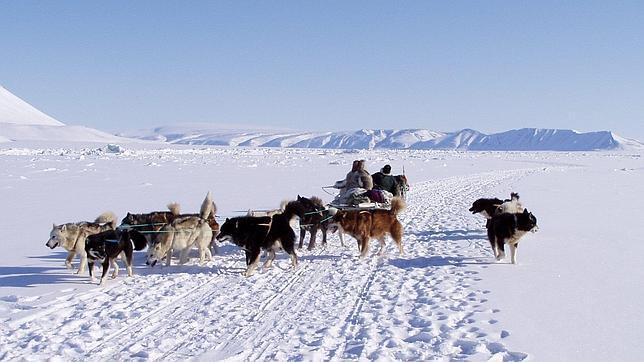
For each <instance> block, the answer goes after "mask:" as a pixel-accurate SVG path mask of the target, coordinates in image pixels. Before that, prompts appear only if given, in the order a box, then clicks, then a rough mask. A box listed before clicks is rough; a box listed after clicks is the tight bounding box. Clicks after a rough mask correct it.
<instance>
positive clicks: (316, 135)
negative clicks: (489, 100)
mask: <svg viewBox="0 0 644 362" xmlns="http://www.w3.org/2000/svg"><path fill="white" fill-rule="evenodd" d="M125 135H126V136H127V137H134V138H140V139H147V140H157V141H165V142H170V143H176V144H191V145H220V146H256V147H297V148H329V149H374V148H383V149H446V150H450V149H453V150H476V151H546V150H548V151H591V150H613V149H632V148H637V149H641V148H644V146H643V145H642V143H640V142H638V141H636V140H630V139H626V138H623V137H620V136H618V135H616V134H614V133H612V132H610V131H600V132H588V133H580V132H577V131H573V130H561V129H537V128H523V129H519V130H511V131H507V132H501V133H495V134H489V135H487V134H484V133H481V132H478V131H476V130H472V129H463V130H460V131H456V132H435V131H431V130H427V129H401V130H379V129H362V130H359V131H355V132H296V131H271V130H251V129H244V130H235V129H219V128H216V127H212V126H210V127H209V126H207V125H201V126H197V127H195V126H184V127H181V126H175V127H157V128H154V129H152V130H143V131H135V132H130V133H126V134H125Z"/></svg>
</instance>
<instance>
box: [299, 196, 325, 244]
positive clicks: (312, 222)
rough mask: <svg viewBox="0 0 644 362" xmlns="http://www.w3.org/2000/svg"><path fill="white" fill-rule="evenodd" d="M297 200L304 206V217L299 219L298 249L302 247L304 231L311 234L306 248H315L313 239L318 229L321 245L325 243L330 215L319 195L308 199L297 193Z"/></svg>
mask: <svg viewBox="0 0 644 362" xmlns="http://www.w3.org/2000/svg"><path fill="white" fill-rule="evenodd" d="M297 202H299V203H300V204H301V205H302V206H303V207H304V217H302V219H300V243H299V246H298V249H302V246H303V244H304V238H305V237H306V232H307V231H308V232H309V233H310V234H311V238H310V239H309V246H308V250H313V248H315V239H316V237H317V233H318V230H320V231H322V245H323V246H324V245H326V236H327V231H328V229H329V223H330V217H329V212H328V210H327V209H326V208H325V207H324V203H323V202H322V200H321V199H320V198H319V197H315V196H312V197H311V198H310V199H307V198H306V197H301V196H300V195H297Z"/></svg>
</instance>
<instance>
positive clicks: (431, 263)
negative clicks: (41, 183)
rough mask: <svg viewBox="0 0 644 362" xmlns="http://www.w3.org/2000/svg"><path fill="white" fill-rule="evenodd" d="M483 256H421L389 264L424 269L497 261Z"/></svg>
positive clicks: (401, 267) (487, 263) (489, 263)
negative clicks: (489, 260) (485, 258)
mask: <svg viewBox="0 0 644 362" xmlns="http://www.w3.org/2000/svg"><path fill="white" fill-rule="evenodd" d="M481 259H482V258H467V257H461V256H441V255H433V256H419V257H417V258H413V259H394V260H391V261H390V262H389V264H391V265H393V266H395V267H397V268H400V269H422V268H428V267H443V266H458V267H462V266H466V265H492V264H495V263H492V262H488V261H481Z"/></svg>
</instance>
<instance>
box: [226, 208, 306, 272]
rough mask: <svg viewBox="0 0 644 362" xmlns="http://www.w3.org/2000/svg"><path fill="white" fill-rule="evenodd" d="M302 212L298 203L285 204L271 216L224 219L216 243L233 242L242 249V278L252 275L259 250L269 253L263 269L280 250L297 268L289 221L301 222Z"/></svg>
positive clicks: (268, 265) (293, 237)
mask: <svg viewBox="0 0 644 362" xmlns="http://www.w3.org/2000/svg"><path fill="white" fill-rule="evenodd" d="M303 216H304V209H303V207H302V205H301V204H300V203H299V202H297V201H291V202H289V203H287V204H286V206H285V207H284V211H283V212H282V213H279V214H275V215H272V216H260V217H256V216H242V217H234V218H231V219H226V221H225V222H224V223H223V224H222V225H221V229H220V231H219V235H218V236H217V240H218V241H219V242H225V241H228V242H232V243H233V244H235V245H237V246H239V247H241V248H242V249H243V250H244V251H245V253H246V265H247V268H246V271H245V273H244V275H245V276H247V277H249V276H251V275H253V273H254V272H255V269H257V266H258V264H259V257H260V252H261V250H266V251H268V254H269V255H268V258H267V260H266V262H265V263H264V268H270V267H271V265H272V263H273V260H275V251H276V250H278V249H280V248H282V249H284V251H285V252H286V253H287V254H288V255H289V256H290V257H291V263H292V264H293V267H296V266H297V254H295V232H294V231H293V229H292V228H291V225H290V223H291V221H292V220H293V219H294V218H295V217H299V218H300V220H301V219H302V217H303Z"/></svg>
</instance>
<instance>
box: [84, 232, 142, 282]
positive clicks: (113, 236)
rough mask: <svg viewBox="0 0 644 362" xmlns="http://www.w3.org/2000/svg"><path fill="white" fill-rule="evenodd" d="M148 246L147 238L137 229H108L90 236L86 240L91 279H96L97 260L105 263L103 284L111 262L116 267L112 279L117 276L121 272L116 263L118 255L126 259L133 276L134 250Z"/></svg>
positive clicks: (127, 267)
mask: <svg viewBox="0 0 644 362" xmlns="http://www.w3.org/2000/svg"><path fill="white" fill-rule="evenodd" d="M146 246H147V240H146V239H145V237H144V236H143V235H142V234H141V233H139V232H138V231H136V230H126V229H116V230H107V231H103V232H101V233H98V234H94V235H90V236H88V237H87V240H86V241H85V251H86V252H87V266H88V268H89V278H90V280H91V281H94V262H96V261H99V262H100V263H101V264H103V273H102V275H101V281H100V284H101V285H102V284H104V283H105V276H106V275H107V272H108V271H109V269H110V264H111V265H112V266H113V267H114V272H113V273H112V279H114V278H116V277H117V276H118V274H119V266H118V264H117V263H116V259H117V258H118V257H121V258H122V259H123V260H124V261H125V267H126V269H127V275H128V276H132V254H133V252H134V250H143V249H145V247H146Z"/></svg>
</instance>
